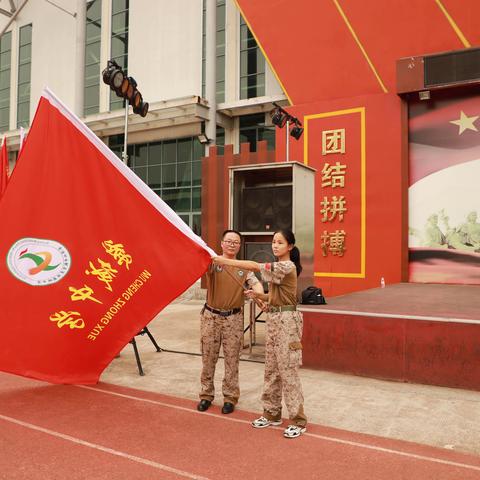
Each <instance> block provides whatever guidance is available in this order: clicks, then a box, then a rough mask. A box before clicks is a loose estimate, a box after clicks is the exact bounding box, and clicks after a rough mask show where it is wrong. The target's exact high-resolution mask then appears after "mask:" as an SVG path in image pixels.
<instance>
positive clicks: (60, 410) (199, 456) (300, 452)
mask: <svg viewBox="0 0 480 480" xmlns="http://www.w3.org/2000/svg"><path fill="white" fill-rule="evenodd" d="M195 404H196V402H192V401H190V400H184V399H179V398H174V397H168V396H165V395H160V394H154V393H149V392H143V391H138V390H132V389H128V388H123V387H117V386H113V385H108V384H98V385H96V386H94V387H84V386H64V385H50V384H46V383H43V382H37V381H35V380H29V379H26V378H22V377H17V376H14V375H8V374H4V373H0V478H1V479H8V480H11V479H28V480H35V479H42V480H44V479H62V480H65V479H67V480H75V479H82V480H83V479H88V480H91V479H126V478H128V479H142V480H150V479H167V480H169V479H185V478H187V479H198V480H201V479H210V480H219V479H228V480H240V479H241V480H249V479H276V480H277V479H278V480H282V479H292V480H302V479H322V480H330V479H331V480H343V479H356V480H363V479H368V480H377V479H388V480H397V479H404V480H407V479H408V480H416V479H418V480H429V479H432V480H433V479H435V480H447V479H448V480H450V479H451V480H459V479H461V480H470V479H476V480H480V457H475V456H469V455H463V454H459V453H456V452H452V451H448V450H440V449H435V448H432V447H427V446H422V445H418V444H413V443H407V442H400V441H394V440H388V439H383V438H378V437H372V436H368V435H362V434H355V433H351V432H346V431H342V430H336V429H331V428H326V427H322V426H320V425H309V427H308V431H307V433H306V434H305V435H303V436H302V437H300V438H298V439H293V440H289V439H284V438H283V437H282V428H281V427H276V428H267V429H264V430H255V429H253V428H251V427H250V426H249V423H250V421H251V420H252V419H253V418H254V417H255V414H252V413H249V412H242V411H236V412H235V413H233V414H232V415H228V416H227V415H222V414H221V413H220V409H219V407H218V406H214V407H212V408H211V409H210V410H209V411H208V412H205V413H200V412H197V411H196V409H195Z"/></svg>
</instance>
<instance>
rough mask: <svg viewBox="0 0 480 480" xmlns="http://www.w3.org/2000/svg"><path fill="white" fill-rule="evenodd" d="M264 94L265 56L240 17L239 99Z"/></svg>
mask: <svg viewBox="0 0 480 480" xmlns="http://www.w3.org/2000/svg"><path fill="white" fill-rule="evenodd" d="M263 95H265V57H264V56H263V54H262V52H261V51H260V48H259V47H258V45H257V42H256V40H255V38H254V36H253V35H252V32H250V30H249V28H248V26H247V24H246V23H245V21H244V20H243V18H240V99H245V98H253V97H260V96H263Z"/></svg>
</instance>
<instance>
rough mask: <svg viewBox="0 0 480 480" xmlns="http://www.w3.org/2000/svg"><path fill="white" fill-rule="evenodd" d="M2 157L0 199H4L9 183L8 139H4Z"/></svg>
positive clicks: (0, 155) (0, 159)
mask: <svg viewBox="0 0 480 480" xmlns="http://www.w3.org/2000/svg"><path fill="white" fill-rule="evenodd" d="M0 157H1V158H0V198H2V197H3V194H4V192H5V190H6V188H7V183H8V153H7V137H3V142H2V153H1V154H0Z"/></svg>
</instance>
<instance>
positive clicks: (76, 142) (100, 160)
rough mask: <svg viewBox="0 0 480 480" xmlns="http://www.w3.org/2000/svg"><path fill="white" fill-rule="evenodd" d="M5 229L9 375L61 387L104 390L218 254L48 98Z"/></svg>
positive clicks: (2, 212) (0, 298)
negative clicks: (138, 340) (110, 374)
mask: <svg viewBox="0 0 480 480" xmlns="http://www.w3.org/2000/svg"><path fill="white" fill-rule="evenodd" d="M0 222H1V225H2V229H1V232H0V258H2V259H4V260H3V261H2V263H1V264H0V285H1V286H2V288H1V289H0V325H1V331H2V334H1V336H0V369H1V370H3V371H7V372H12V373H16V374H20V375H25V376H29V377H34V378H39V379H42V380H47V381H50V382H57V383H94V382H96V381H97V380H98V377H99V375H100V373H101V372H102V371H103V369H104V368H105V367H106V366H107V365H108V364H109V363H110V361H111V360H112V358H113V357H114V356H115V354H116V353H118V352H119V351H120V350H121V348H122V347H123V346H124V345H125V344H126V343H127V342H128V341H129V340H130V339H131V338H132V337H133V336H134V335H135V334H137V333H138V332H139V330H141V329H142V328H143V327H144V326H145V325H146V324H147V323H148V322H149V321H151V320H152V319H153V318H154V317H155V315H156V314H157V313H158V312H159V311H160V310H161V309H162V308H163V307H164V306H165V305H166V304H168V303H169V302H170V301H171V300H173V299H174V298H175V297H176V296H178V295H179V294H180V293H182V292H183V291H184V290H185V289H186V288H187V287H188V286H189V285H190V284H192V283H193V282H194V281H195V280H197V279H198V278H199V277H200V276H201V275H202V274H203V273H204V272H205V270H206V268H207V266H208V264H209V263H210V256H211V254H213V252H212V251H211V250H209V249H208V248H207V247H206V245H205V244H204V242H203V241H202V240H201V239H200V238H198V237H197V236H196V235H194V234H193V232H192V231H191V230H190V229H189V228H188V227H187V226H186V225H185V224H184V223H183V222H182V221H181V220H180V219H179V217H178V216H177V215H176V214H175V213H174V212H173V211H172V210H171V209H170V208H169V207H168V206H167V205H166V204H165V203H164V202H163V201H162V200H161V199H160V198H159V197H158V196H157V195H155V194H154V193H153V192H152V191H151V190H150V189H149V188H148V187H147V186H146V185H145V184H144V183H143V182H141V180H139V179H138V177H136V175H135V174H134V173H133V172H132V171H131V170H130V169H129V168H128V167H127V166H126V165H124V164H123V163H122V162H121V161H120V160H119V159H118V158H117V157H116V156H115V155H114V154H113V153H112V152H111V151H110V150H109V149H108V148H107V147H106V146H105V145H104V144H103V143H102V142H101V140H99V139H98V138H97V137H96V136H95V134H93V133H92V132H91V131H90V130H89V129H88V128H87V127H86V126H85V125H83V124H82V123H81V122H80V120H79V119H78V118H76V117H75V116H74V115H73V114H72V113H71V112H69V111H68V110H67V109H66V107H65V106H64V105H63V104H61V102H60V101H59V100H58V99H57V98H55V96H54V95H53V94H52V93H51V92H49V91H46V92H45V93H44V95H43V96H42V98H41V100H40V103H39V107H38V110H37V113H36V115H35V119H34V121H33V124H32V126H31V129H30V132H29V135H28V138H27V139H26V141H25V144H24V146H23V149H22V152H21V155H20V158H19V161H18V164H17V166H16V168H15V170H14V172H13V174H12V177H11V180H10V182H9V185H8V189H7V190H6V193H5V195H4V197H3V198H2V200H1V202H0Z"/></svg>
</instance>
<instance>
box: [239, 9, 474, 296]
mask: <svg viewBox="0 0 480 480" xmlns="http://www.w3.org/2000/svg"><path fill="white" fill-rule="evenodd" d="M236 1H237V4H238V6H239V8H240V10H241V12H242V15H243V16H244V18H245V19H246V22H247V24H248V25H249V27H250V29H251V31H252V33H253V35H254V36H255V38H256V39H257V41H258V43H259V45H260V48H261V49H262V51H263V52H264V54H265V57H266V59H267V61H268V62H269V64H270V65H271V66H272V69H273V71H274V72H275V74H276V76H277V78H278V81H279V82H280V84H281V85H282V87H283V89H284V92H285V94H286V95H287V97H288V99H289V101H290V103H291V104H292V107H291V108H290V109H289V111H291V113H292V114H293V115H294V116H296V117H298V118H299V119H300V120H302V121H303V122H304V124H305V125H306V130H305V133H304V136H303V137H302V139H301V140H300V141H299V142H296V141H295V140H291V141H290V145H291V154H290V159H292V160H299V161H302V159H304V161H308V164H309V165H311V166H312V167H314V168H316V169H317V174H316V175H317V180H316V190H315V212H316V214H315V272H316V284H317V285H319V286H322V287H323V288H325V291H326V293H327V295H339V294H343V293H347V292H351V291H355V290H364V289H367V288H372V287H378V286H380V279H381V278H382V277H383V278H384V279H385V281H386V283H387V284H388V283H396V282H399V281H407V280H408V211H407V191H408V177H407V171H408V144H407V141H408V123H407V117H406V108H405V105H402V103H401V101H400V99H399V98H398V97H397V98H395V97H396V94H395V92H396V61H397V60H398V59H399V58H402V57H407V56H413V55H421V54H429V53H438V52H442V51H447V50H457V49H462V48H467V47H471V46H475V45H478V44H479V43H480V2H478V1H477V0H462V1H461V2H458V1H457V0H431V1H425V0H409V1H408V2H405V1H402V0H392V1H388V2H385V1H384V0H365V1H357V0H303V1H302V2H291V1H288V0H262V1H261V2H259V1H257V0H236ZM286 38H288V40H285V39H286ZM345 112H349V113H345ZM361 112H363V113H361ZM362 115H363V117H364V119H363V120H362ZM362 122H363V123H362ZM362 125H363V126H362ZM362 128H363V134H360V136H359V133H358V132H359V131H360V132H361V131H362ZM341 129H345V134H346V144H345V145H346V150H345V152H336V153H335V154H330V153H329V154H327V155H324V154H322V152H321V147H322V135H325V134H326V135H328V133H325V132H328V131H335V130H341ZM332 135H334V134H333V133H332ZM276 140H277V142H276V148H277V160H278V161H283V160H284V159H285V131H284V130H283V129H282V130H280V129H277V137H276ZM362 142H363V145H364V147H365V151H364V152H363V153H362V151H361V149H362ZM334 158H335V160H334V161H333V162H332V161H331V160H333V159H334ZM337 161H338V162H339V163H340V164H341V165H343V164H345V165H346V166H347V168H346V174H345V187H343V189H342V188H340V187H339V188H336V189H333V188H331V187H328V186H326V185H324V186H323V187H322V180H321V178H318V177H319V176H321V175H322V171H323V169H324V168H325V164H326V163H328V164H329V167H328V168H330V167H331V166H332V165H334V166H335V165H336V163H337ZM362 172H363V173H362ZM362 175H364V176H362ZM362 179H364V184H362V182H363V180H362ZM362 185H363V186H362ZM362 189H364V190H362ZM334 196H336V197H337V204H336V205H337V207H338V199H339V197H340V196H343V197H344V200H345V201H346V204H347V205H348V206H347V207H346V208H347V210H346V211H345V212H344V217H343V220H340V218H339V216H338V214H337V215H336V216H335V218H332V219H331V220H329V219H327V220H325V218H324V213H323V212H322V209H325V205H326V206H327V208H330V209H331V206H332V203H331V201H332V199H333V197H334ZM325 198H326V200H325ZM322 202H323V205H322ZM325 202H330V203H328V204H326V203H325ZM330 212H331V210H330ZM362 229H363V230H362ZM342 230H343V231H344V232H345V236H344V239H345V240H344V248H345V250H344V254H343V256H341V255H338V253H337V254H335V255H334V254H333V252H330V253H328V255H327V256H325V255H324V249H325V245H324V243H325V242H324V241H323V240H322V238H325V237H326V234H325V233H324V232H327V234H328V236H329V238H330V233H332V232H333V233H334V232H340V233H341V232H342ZM335 238H336V240H334V241H335V242H337V243H338V241H339V238H340V237H339V234H338V233H337V234H336V237H335ZM329 241H330V240H329Z"/></svg>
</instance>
